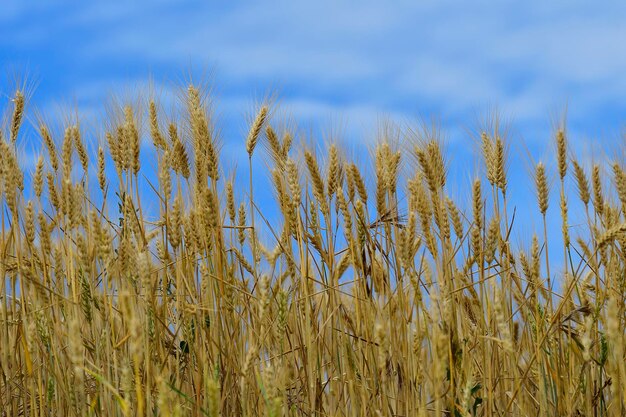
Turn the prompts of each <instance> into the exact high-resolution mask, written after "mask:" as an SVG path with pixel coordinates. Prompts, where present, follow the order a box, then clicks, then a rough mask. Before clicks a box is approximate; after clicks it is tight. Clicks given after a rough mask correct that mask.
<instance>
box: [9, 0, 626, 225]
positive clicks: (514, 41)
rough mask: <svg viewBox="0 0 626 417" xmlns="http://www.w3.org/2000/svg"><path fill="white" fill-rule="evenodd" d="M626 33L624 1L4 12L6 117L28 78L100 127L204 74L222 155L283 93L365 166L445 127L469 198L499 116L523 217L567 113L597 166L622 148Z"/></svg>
mask: <svg viewBox="0 0 626 417" xmlns="http://www.w3.org/2000/svg"><path fill="white" fill-rule="evenodd" d="M625 19H626V3H623V2H606V3H603V4H601V5H600V4H599V2H593V3H592V2H512V1H500V2H448V1H420V2H404V1H397V2H367V1H360V2H347V1H339V2H337V1H328V0H321V1H315V2H306V3H304V2H298V1H274V2H271V3H269V2H256V1H246V2H207V1H203V2H200V1H198V2H191V1H154V0H153V1H123V2H122V1H119V2H116V1H109V2H104V1H102V2H78V1H76V2H67V1H47V0H42V1H37V2H27V1H23V0H3V2H2V6H0V87H2V88H1V89H0V90H1V93H2V96H0V107H3V106H4V105H6V102H7V100H8V94H10V92H11V89H12V84H11V79H12V77H13V75H14V74H16V73H17V74H24V73H25V74H27V76H28V78H29V79H31V80H35V81H37V84H38V86H37V89H36V90H35V93H34V96H33V99H32V102H33V105H34V106H37V108H38V109H39V110H40V111H42V112H44V113H46V112H49V111H52V110H54V109H58V108H59V106H60V105H63V104H67V103H70V104H71V105H75V106H77V107H78V109H79V111H80V112H81V113H82V114H83V115H84V117H85V118H86V119H89V118H90V117H94V116H96V115H98V114H101V112H102V110H103V106H102V103H103V102H104V101H105V100H106V98H107V97H109V96H110V94H111V93H112V92H120V91H122V92H132V91H133V90H134V89H135V87H137V86H139V87H142V88H145V87H146V85H148V83H149V81H150V80H151V79H152V80H153V81H152V82H153V84H154V86H155V87H156V89H157V90H162V91H165V92H168V91H171V90H175V88H176V86H180V85H181V84H184V82H185V81H186V80H188V79H189V74H192V75H193V78H194V79H197V80H200V81H203V77H206V76H207V75H210V79H211V85H212V86H213V88H214V91H215V98H216V102H217V108H218V114H219V115H220V120H221V122H220V126H221V128H222V131H223V135H224V138H223V143H224V148H223V152H224V154H225V155H227V156H233V157H234V156H235V155H238V154H240V153H241V150H242V149H243V142H244V137H245V133H246V127H247V122H246V120H247V119H246V117H249V114H250V112H251V109H252V108H253V104H254V103H255V102H256V101H258V100H259V99H261V98H263V97H264V96H266V95H267V94H268V92H276V94H277V97H278V102H279V104H280V107H281V109H283V110H284V111H286V112H288V113H289V114H291V115H292V116H293V117H294V118H295V119H296V120H297V121H298V124H299V126H300V127H301V128H303V129H312V130H313V131H325V130H328V129H330V128H332V130H333V131H335V132H339V133H340V135H339V137H338V139H340V140H343V141H344V143H346V146H347V147H350V148H352V149H357V153H359V151H358V149H364V147H361V146H360V144H361V143H364V144H366V145H367V146H370V145H371V144H372V143H373V141H374V137H375V134H374V131H375V127H376V125H377V121H378V120H380V119H381V118H384V117H388V118H391V119H392V120H394V121H397V122H399V123H401V124H406V123H412V122H414V121H415V120H417V118H418V117H426V118H430V117H435V118H437V119H438V120H440V124H441V126H442V127H443V129H444V131H445V132H446V136H447V142H448V151H449V154H450V158H451V159H452V160H453V161H455V160H456V161H457V162H458V163H457V164H456V167H455V169H456V170H457V172H456V173H457V174H458V177H459V178H460V179H459V181H458V183H457V184H453V186H452V189H453V190H452V191H451V193H452V194H453V195H454V196H459V197H465V196H466V195H467V192H466V191H465V189H466V188H467V185H468V184H469V181H470V179H471V177H472V175H473V172H474V171H475V167H476V164H474V163H473V162H469V160H468V158H467V152H466V149H469V148H468V147H469V144H470V143H471V141H469V140H468V138H467V133H466V130H467V129H468V128H469V129H471V128H474V127H476V125H477V121H479V120H481V118H484V116H485V115H487V114H489V110H490V109H493V108H498V109H499V111H500V112H501V113H502V114H503V115H504V117H505V118H506V119H508V120H509V121H510V124H511V138H510V139H511V152H512V154H513V155H514V156H515V158H516V161H517V162H514V163H512V165H511V182H512V183H513V184H514V185H516V186H517V187H519V188H518V190H519V192H517V198H518V201H517V204H518V205H519V207H522V208H523V207H528V204H529V203H528V200H529V197H530V196H531V193H532V189H531V187H530V186H529V184H528V179H527V174H528V172H527V170H526V169H525V168H528V166H529V162H528V159H529V158H528V155H527V154H526V149H528V150H529V152H530V154H532V155H533V157H534V158H535V159H546V160H548V161H550V159H551V154H550V152H551V147H550V144H549V141H550V139H551V132H552V128H553V124H554V121H555V120H558V119H559V118H560V117H561V116H562V115H563V113H564V110H565V108H567V122H568V132H569V137H570V143H571V145H572V147H573V148H575V150H576V152H577V153H578V156H580V157H581V158H582V159H584V160H588V159H590V158H591V157H592V156H595V157H598V155H599V152H598V150H597V149H594V146H595V145H593V144H594V143H596V144H597V143H598V142H601V143H603V144H604V145H611V143H612V142H615V141H617V140H620V141H621V133H622V116H623V115H624V114H625V111H626V100H624V97H626V54H625V53H624V47H625V45H626V24H624V22H625V21H626V20H625ZM590 144H591V145H590ZM516 164H519V165H516ZM455 194H456V195H455ZM571 195H572V196H573V195H574V194H571ZM553 197H554V198H553V200H552V208H553V210H552V211H553V212H558V208H557V207H558V200H557V198H556V197H557V194H556V193H554V195H553ZM530 200H531V203H532V202H533V201H534V200H533V199H532V198H530ZM559 228H560V225H558V222H555V231H556V232H558V230H559Z"/></svg>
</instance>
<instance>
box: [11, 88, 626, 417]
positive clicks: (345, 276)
mask: <svg viewBox="0 0 626 417" xmlns="http://www.w3.org/2000/svg"><path fill="white" fill-rule="evenodd" d="M11 97H12V100H11V101H10V102H8V103H7V106H6V108H5V109H4V112H5V115H6V117H5V119H4V120H5V123H4V125H3V128H2V130H1V131H0V136H1V137H0V147H1V149H0V154H1V159H0V193H1V195H2V200H1V202H2V207H1V209H2V213H1V222H2V230H1V235H0V276H1V277H3V279H2V281H0V286H1V287H0V301H1V302H0V416H3V417H5V416H7V417H8V416H144V415H145V416H156V415H159V416H211V417H217V416H272V417H279V416H355V417H356V416H462V417H470V416H472V417H473V416H623V415H626V403H625V401H626V365H625V364H626V353H625V347H624V329H625V323H624V294H625V287H626V282H625V274H626V272H625V267H626V258H625V254H626V252H625V250H626V217H625V213H624V211H623V209H624V207H626V171H624V168H623V165H622V164H620V162H619V161H610V162H601V160H598V161H592V162H591V163H588V162H583V161H582V160H579V159H577V157H576V156H575V155H574V154H573V152H572V151H571V149H570V147H568V137H567V133H566V132H567V131H566V129H565V126H560V127H558V128H557V129H555V132H554V136H553V138H552V142H553V145H554V149H555V152H554V153H552V154H551V155H552V156H551V158H552V160H549V161H548V162H549V163H541V162H539V163H537V164H535V165H534V166H533V167H532V173H531V180H532V184H533V188H534V189H535V191H536V203H535V204H534V207H535V208H534V211H535V215H536V216H537V218H538V219H540V222H539V224H540V227H539V228H538V230H536V232H535V233H534V234H533V235H532V239H529V242H528V244H527V245H519V244H517V243H515V242H513V238H512V235H513V234H514V233H515V230H514V229H515V228H522V227H525V226H524V223H522V222H519V221H518V220H514V218H515V210H514V207H512V206H511V204H510V203H509V204H507V200H509V199H510V198H511V197H510V193H514V192H515V189H516V188H515V187H516V185H515V184H509V183H508V178H507V173H508V172H507V168H508V167H509V159H508V158H509V152H507V150H508V145H509V143H507V141H508V138H507V137H506V136H504V135H502V134H501V133H500V131H499V130H498V129H497V126H496V127H495V128H494V129H486V130H484V131H482V132H480V134H479V135H478V137H477V138H476V141H475V142H476V144H477V145H478V148H480V155H479V156H478V157H477V158H478V159H477V161H476V162H477V164H478V163H479V164H480V166H481V169H480V170H477V174H476V177H475V178H474V179H473V184H472V187H471V190H468V195H469V198H467V199H465V200H466V201H455V200H454V199H453V198H451V197H450V193H449V191H448V190H449V187H450V184H448V183H447V180H448V179H449V178H448V172H449V171H448V170H449V165H448V160H447V158H446V155H445V153H444V151H443V148H442V146H441V143H440V142H439V141H438V140H437V137H438V134H437V132H436V131H434V128H433V129H430V128H428V127H422V128H420V129H415V130H412V131H410V132H406V131H402V132H401V133H400V134H398V135H397V136H394V135H387V134H385V131H384V129H383V131H382V132H381V133H380V134H379V139H378V141H377V143H376V145H375V148H374V151H373V152H372V158H371V161H370V162H371V163H369V164H356V163H354V162H352V161H351V160H350V159H349V158H348V157H347V152H345V151H344V149H343V148H342V146H341V144H338V143H332V142H330V143H325V144H324V145H319V144H318V146H308V147H307V146H305V145H304V141H303V140H302V139H301V137H300V134H299V133H298V131H297V130H296V129H293V128H289V127H286V128H285V127H279V126H280V124H277V123H274V122H273V119H272V115H273V112H274V109H273V106H272V105H269V104H262V105H260V106H258V107H257V112H256V115H255V117H254V118H253V120H251V123H250V126H249V133H248V135H247V137H245V138H241V143H242V147H241V149H242V152H247V154H246V155H242V156H243V157H244V159H245V160H246V161H248V162H249V164H248V166H247V167H244V168H246V169H244V172H246V171H247V172H246V176H245V177H243V178H237V179H236V181H235V180H234V178H233V175H231V174H230V173H232V172H233V168H232V167H231V166H229V165H228V161H227V160H226V159H227V158H221V157H220V150H221V145H222V144H221V143H220V139H219V134H218V133H219V132H217V130H216V128H215V123H214V122H215V116H214V109H213V108H212V106H211V104H210V103H211V101H210V97H207V94H205V92H204V90H203V89H202V88H199V87H195V86H194V85H190V86H188V87H185V88H184V89H182V94H180V95H179V97H178V98H177V106H178V107H177V108H179V109H180V111H179V112H177V113H176V116H172V115H171V114H170V113H169V112H167V111H165V107H166V106H164V105H162V104H161V103H160V102H159V101H158V100H156V99H152V98H149V97H148V98H146V99H144V100H139V101H137V102H135V103H134V104H133V105H119V106H114V107H113V108H112V109H111V111H109V113H108V117H106V118H105V119H104V120H102V121H101V126H99V131H101V132H102V133H101V134H99V135H95V136H94V135H93V134H92V133H91V132H89V131H88V130H87V129H85V128H84V126H82V125H81V124H79V123H78V121H77V119H76V118H73V117H67V118H66V120H65V122H64V123H63V124H62V126H61V127H60V128H56V129H55V128H53V127H51V126H50V125H48V124H47V123H46V122H45V120H46V118H45V115H38V116H37V117H30V118H29V117H26V116H25V115H26V114H27V113H28V100H27V98H28V94H26V93H25V92H24V91H22V90H20V89H18V90H17V91H15V92H13V93H12V94H11ZM287 126H289V125H287ZM25 129H30V130H31V133H30V136H34V137H35V140H34V142H36V143H37V144H38V145H37V146H36V147H35V149H34V154H35V155H38V159H36V162H35V163H34V164H33V167H32V169H31V168H28V167H25V166H23V165H24V164H23V163H22V162H21V161H22V160H23V158H21V157H20V155H21V154H23V153H25V152H26V151H30V149H27V148H25V147H24V146H23V145H22V143H23V142H22V140H23V137H24V136H26V134H25V133H24V131H25ZM143 141H145V142H146V143H145V144H143V143H142V142H143ZM244 144H245V148H244V146H243V145H244ZM363 146H365V145H363ZM146 147H148V148H150V152H151V155H155V157H154V159H153V160H152V159H151V160H150V161H147V160H146V158H145V157H144V156H143V154H144V153H145V152H146ZM244 149H245V151H244ZM36 158H37V157H36ZM255 159H256V161H255ZM263 160H265V161H269V162H266V163H261V164H259V163H254V162H258V161H263ZM259 167H261V168H259ZM551 167H554V169H552V168H551ZM260 176H265V177H266V178H268V179H269V181H270V182H271V184H272V190H271V191H268V190H266V189H263V188H258V187H257V186H255V184H256V183H257V182H256V181H254V179H255V178H258V177H260ZM518 189H519V188H518ZM569 190H574V192H571V191H569ZM270 194H271V195H273V197H274V199H275V204H273V205H271V206H269V205H266V204H262V203H261V201H266V200H267V199H266V198H265V196H266V195H270ZM260 195H262V196H263V197H264V198H259V196H260ZM574 205H576V206H577V207H580V208H581V214H582V218H583V219H584V221H583V222H582V224H578V225H577V227H576V228H575V229H574V228H573V227H572V224H570V220H568V215H569V216H570V218H571V213H569V212H568V208H569V207H573V206H574ZM570 210H571V208H570ZM549 211H550V212H554V213H559V212H560V217H554V218H560V222H561V230H562V233H561V235H562V236H559V239H557V240H553V239H554V235H553V234H550V233H548V226H549V224H548V223H549V222H550V221H551V220H549V219H548V216H547V213H548V212H549ZM274 219H279V220H274ZM549 240H550V242H549ZM550 257H553V258H554V259H556V258H559V259H561V258H562V259H563V260H564V261H563V262H560V263H558V264H555V263H554V262H551V259H550Z"/></svg>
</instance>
